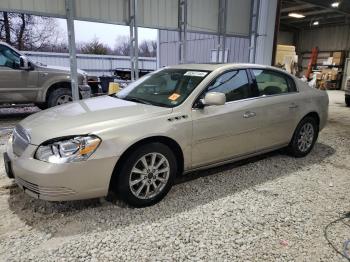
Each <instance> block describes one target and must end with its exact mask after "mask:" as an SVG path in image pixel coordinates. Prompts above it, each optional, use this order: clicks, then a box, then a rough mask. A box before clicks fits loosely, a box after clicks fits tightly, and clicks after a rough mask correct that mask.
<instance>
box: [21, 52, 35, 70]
mask: <svg viewBox="0 0 350 262" xmlns="http://www.w3.org/2000/svg"><path fill="white" fill-rule="evenodd" d="M19 68H20V69H22V70H30V69H31V68H32V67H31V64H30V62H29V61H28V58H27V57H26V56H24V55H21V56H20V57H19Z"/></svg>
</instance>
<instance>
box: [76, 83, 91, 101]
mask: <svg viewBox="0 0 350 262" xmlns="http://www.w3.org/2000/svg"><path fill="white" fill-rule="evenodd" d="M79 92H80V95H81V98H82V99H86V98H90V97H91V87H90V86H89V85H79Z"/></svg>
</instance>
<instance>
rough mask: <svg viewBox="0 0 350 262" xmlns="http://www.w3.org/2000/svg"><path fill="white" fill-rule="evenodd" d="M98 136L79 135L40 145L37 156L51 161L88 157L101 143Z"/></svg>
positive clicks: (66, 160)
mask: <svg viewBox="0 0 350 262" xmlns="http://www.w3.org/2000/svg"><path fill="white" fill-rule="evenodd" d="M100 143H101V139H100V138H98V137H97V136H77V137H73V138H69V139H64V140H61V141H54V142H51V143H50V142H49V143H47V144H43V145H41V146H39V147H38V149H37V151H36V153H35V158H36V159H38V160H41V161H45V162H49V163H57V164H58V163H71V162H78V161H83V160H86V159H88V158H89V157H90V156H91V155H92V153H94V152H95V150H96V149H97V147H98V146H99V145H100Z"/></svg>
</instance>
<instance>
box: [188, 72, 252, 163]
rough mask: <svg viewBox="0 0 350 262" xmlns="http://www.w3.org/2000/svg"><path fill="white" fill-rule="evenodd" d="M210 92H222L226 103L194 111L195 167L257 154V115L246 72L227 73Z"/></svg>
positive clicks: (193, 160) (213, 84)
mask: <svg viewBox="0 0 350 262" xmlns="http://www.w3.org/2000/svg"><path fill="white" fill-rule="evenodd" d="M206 92H222V93H225V95H226V104H224V105H220V106H206V107H204V108H203V109H199V108H194V109H193V110H192V120H193V140H192V141H193V142H192V167H193V168H195V167H199V166H203V165H208V164H212V163H215V162H220V161H224V160H228V159H231V158H234V157H237V156H240V155H245V154H249V153H253V152H254V151H255V147H256V140H257V136H258V135H257V133H258V118H257V113H256V112H254V111H253V110H252V109H251V108H252V105H253V104H254V99H251V96H252V95H251V88H250V83H249V81H248V77H247V73H246V71H245V70H234V71H229V72H226V73H223V74H222V75H220V76H219V77H218V78H217V79H216V80H214V81H213V82H212V83H211V84H210V86H209V87H208V88H207V89H206V91H205V92H204V93H203V94H202V95H201V96H200V98H203V97H204V95H205V93H206Z"/></svg>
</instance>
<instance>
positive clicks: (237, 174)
mask: <svg viewBox="0 0 350 262" xmlns="http://www.w3.org/2000/svg"><path fill="white" fill-rule="evenodd" d="M335 152H336V151H335V149H334V148H332V147H330V146H329V145H325V144H322V143H317V144H316V145H315V148H314V150H313V151H312V153H311V154H310V155H308V156H307V157H305V158H298V159H297V158H293V157H289V156H287V155H285V154H284V153H283V152H281V151H276V152H272V153H269V154H265V155H262V156H258V157H254V158H250V159H247V160H243V161H239V162H236V163H234V164H228V165H224V166H221V167H217V168H211V169H208V170H204V171H198V172H194V173H190V174H187V175H183V176H181V177H179V178H177V181H176V185H175V186H174V187H173V189H172V190H171V191H170V192H169V194H168V196H167V197H166V198H165V199H163V200H162V201H161V202H160V203H158V204H157V205H154V206H152V207H148V208H142V209H135V208H130V207H127V206H125V205H124V204H123V203H121V202H120V201H118V200H116V199H115V198H113V197H108V199H109V200H110V201H109V202H107V201H105V200H102V201H101V199H92V200H84V201H71V202H46V201H43V200H38V199H33V198H31V197H29V196H27V195H26V194H24V193H23V192H22V191H21V190H20V189H19V188H18V187H10V189H9V190H10V197H9V198H8V202H9V207H10V209H11V210H12V211H13V212H14V213H15V214H16V215H17V216H18V217H19V218H20V219H21V220H22V221H24V222H25V223H26V224H28V225H31V226H33V227H34V228H36V229H38V230H41V231H45V232H46V231H50V232H52V231H53V232H54V234H55V235H56V236H60V235H61V234H62V232H65V233H64V234H66V235H76V234H78V233H82V232H84V233H89V232H92V231H94V230H96V228H98V230H111V229H116V228H118V227H124V226H128V225H137V224H147V225H149V224H151V223H154V222H158V221H159V220H162V219H167V218H170V217H172V216H174V215H176V214H179V213H181V212H186V211H189V210H191V209H194V208H197V207H200V206H202V205H205V204H207V203H210V202H212V201H216V200H218V199H221V198H225V197H228V196H233V195H234V194H235V193H237V192H239V191H242V190H245V189H249V188H253V187H255V186H258V185H260V184H263V183H265V182H268V181H271V180H274V179H277V178H281V177H284V176H289V175H291V174H293V173H295V172H297V171H300V170H301V169H302V170H304V171H305V170H312V166H313V165H317V164H320V163H321V162H323V161H324V160H325V159H327V158H328V157H330V156H331V155H333V154H334V153H335ZM247 201H249V199H247ZM76 225H79V229H76V230H70V228H71V227H72V226H74V227H75V226H76ZM65 227H67V228H66V229H65Z"/></svg>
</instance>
